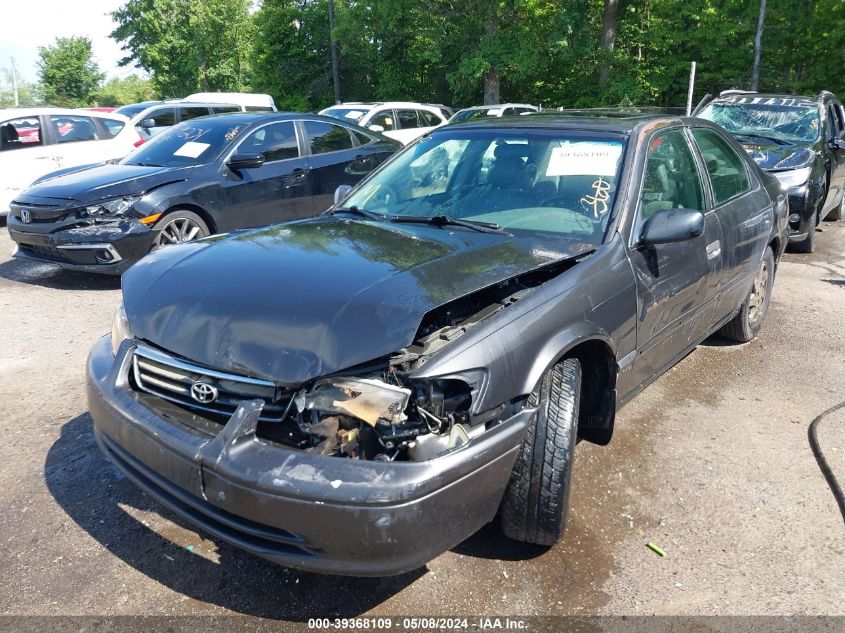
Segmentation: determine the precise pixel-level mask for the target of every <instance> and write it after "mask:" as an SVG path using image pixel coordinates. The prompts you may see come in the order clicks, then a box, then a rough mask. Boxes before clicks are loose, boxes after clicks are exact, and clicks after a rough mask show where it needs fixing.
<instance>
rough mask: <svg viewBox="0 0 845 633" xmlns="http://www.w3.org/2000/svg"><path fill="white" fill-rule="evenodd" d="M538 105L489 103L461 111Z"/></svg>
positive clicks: (533, 106)
mask: <svg viewBox="0 0 845 633" xmlns="http://www.w3.org/2000/svg"><path fill="white" fill-rule="evenodd" d="M536 107H537V106H535V105H531V104H530V103H492V104H488V105H478V106H470V107H468V108H461V109H460V110H459V111H460V112H464V111H465V110H493V109H495V108H536Z"/></svg>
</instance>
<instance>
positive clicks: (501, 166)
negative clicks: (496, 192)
mask: <svg viewBox="0 0 845 633" xmlns="http://www.w3.org/2000/svg"><path fill="white" fill-rule="evenodd" d="M487 183H488V184H489V185H491V186H493V187H495V188H497V189H527V188H528V187H529V186H530V184H531V181H530V179H529V178H528V176H527V175H526V173H525V163H524V162H522V159H521V158H520V157H519V156H502V157H499V158H496V160H495V162H494V163H493V164H492V165H491V166H490V171H488V172H487Z"/></svg>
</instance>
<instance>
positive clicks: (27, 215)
mask: <svg viewBox="0 0 845 633" xmlns="http://www.w3.org/2000/svg"><path fill="white" fill-rule="evenodd" d="M21 220H23V221H24V222H25V223H26V224H29V223H30V222H32V211H30V210H29V209H21Z"/></svg>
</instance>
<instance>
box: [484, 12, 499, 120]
mask: <svg viewBox="0 0 845 633" xmlns="http://www.w3.org/2000/svg"><path fill="white" fill-rule="evenodd" d="M496 4H497V3H496V2H493V3H492V9H491V11H490V19H489V21H488V22H487V28H486V29H485V30H486V32H487V37H495V35H496V34H497V33H498V32H499V14H498V11H497V8H498V7H497V6H496ZM499 83H500V81H499V69H498V68H496V63H495V62H494V61H491V62H490V68H488V69H487V72H485V73H484V105H492V104H495V103H499V100H500V93H499Z"/></svg>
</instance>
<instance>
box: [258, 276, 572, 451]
mask: <svg viewBox="0 0 845 633" xmlns="http://www.w3.org/2000/svg"><path fill="white" fill-rule="evenodd" d="M573 264H574V262H572V261H567V262H560V263H558V264H556V265H553V266H548V267H545V268H543V269H540V270H536V271H532V272H531V273H528V274H525V275H522V276H520V277H517V278H513V279H509V280H507V281H506V282H503V283H501V284H498V285H496V286H493V287H489V288H486V289H484V290H481V291H479V292H476V293H473V294H472V295H469V296H466V297H463V298H461V299H458V300H456V301H453V302H450V303H448V304H446V305H443V306H441V307H439V308H437V309H435V310H433V311H432V312H430V313H429V314H427V315H426V317H425V319H424V320H423V322H422V324H421V325H420V328H419V330H418V332H417V336H416V338H415V340H414V343H413V344H412V345H410V346H408V347H407V348H403V349H400V350H398V351H397V352H396V353H395V354H393V355H391V356H390V357H389V358H382V359H378V360H376V361H373V362H372V363H368V364H367V366H366V367H355V368H350V369H348V370H347V371H345V372H343V375H335V376H332V377H326V378H322V379H320V380H317V381H316V382H314V383H313V384H310V385H308V386H306V387H304V388H302V389H300V390H298V391H297V392H296V393H295V395H294V396H293V397H292V398H291V400H290V403H289V404H288V406H287V410H286V412H285V414H284V416H283V419H282V428H278V426H279V425H278V424H277V425H274V426H276V427H277V428H275V429H272V433H270V434H268V433H266V432H265V433H264V434H263V435H265V437H267V435H272V438H268V439H273V440H275V441H278V442H282V443H284V444H286V445H290V446H295V447H297V448H300V449H302V450H306V451H310V452H316V453H321V454H323V455H330V456H336V457H346V458H352V459H365V460H375V461H406V460H410V461H426V460H429V459H432V458H434V457H437V456H439V455H442V454H444V453H446V452H448V451H451V450H453V449H456V448H459V447H461V446H464V445H465V444H467V443H468V442H470V441H471V440H472V438H473V437H476V436H478V435H480V434H481V433H483V432H484V431H485V430H487V429H488V428H490V427H491V426H493V425H495V424H497V423H498V420H499V419H501V416H495V417H491V416H489V415H486V416H478V418H477V419H476V418H474V417H473V416H472V415H471V414H470V408H471V405H472V390H473V387H474V386H475V387H477V386H478V385H473V384H472V383H473V376H468V377H467V379H466V380H462V379H461V378H459V377H456V378H451V377H450V378H448V379H426V380H415V379H413V378H412V377H411V376H412V374H413V372H414V371H415V370H416V369H418V368H420V367H421V366H423V365H424V364H425V363H426V361H427V360H428V358H430V357H431V356H432V355H433V354H435V353H436V352H438V351H439V350H441V349H443V348H444V347H446V346H447V345H449V344H450V343H452V342H453V341H455V340H456V339H458V338H459V337H461V336H462V335H464V334H465V333H466V332H467V331H468V330H469V329H471V328H473V327H475V326H477V325H478V324H479V323H481V322H482V321H484V320H486V319H489V318H490V317H491V316H493V315H494V314H497V313H498V312H500V311H501V310H504V309H506V308H507V307H508V306H510V305H513V304H514V303H516V302H517V301H520V300H521V299H523V298H524V297H525V296H526V295H528V294H529V293H531V292H532V291H533V290H534V289H535V288H536V287H537V286H539V285H540V284H542V283H544V282H545V281H548V280H549V279H550V278H552V277H554V276H556V275H557V274H560V273H561V272H563V270H565V269H567V268H569V267H571V266H572V265H573ZM264 428H265V430H267V426H266V425H264ZM282 429H284V431H282ZM280 431H282V432H280ZM259 435H262V433H261V431H260V430H259Z"/></svg>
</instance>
